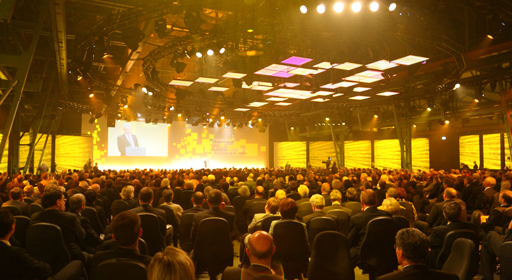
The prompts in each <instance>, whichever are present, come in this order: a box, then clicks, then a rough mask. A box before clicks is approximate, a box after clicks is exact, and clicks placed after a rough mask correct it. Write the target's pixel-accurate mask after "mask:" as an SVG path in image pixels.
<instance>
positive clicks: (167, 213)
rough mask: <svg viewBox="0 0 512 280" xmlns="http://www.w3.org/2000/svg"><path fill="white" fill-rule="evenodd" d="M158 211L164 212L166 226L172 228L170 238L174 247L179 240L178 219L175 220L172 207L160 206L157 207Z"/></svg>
mask: <svg viewBox="0 0 512 280" xmlns="http://www.w3.org/2000/svg"><path fill="white" fill-rule="evenodd" d="M158 208H159V209H162V210H164V211H165V218H166V222H167V224H169V225H171V226H172V230H173V233H172V234H173V236H172V242H173V244H174V246H175V247H177V246H178V240H179V238H180V223H179V222H178V219H177V218H176V214H174V210H172V207H171V206H169V205H166V204H162V205H160V206H158Z"/></svg>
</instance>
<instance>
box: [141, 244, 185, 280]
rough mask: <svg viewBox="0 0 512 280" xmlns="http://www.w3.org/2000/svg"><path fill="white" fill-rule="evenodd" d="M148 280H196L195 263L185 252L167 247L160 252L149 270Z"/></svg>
mask: <svg viewBox="0 0 512 280" xmlns="http://www.w3.org/2000/svg"><path fill="white" fill-rule="evenodd" d="M147 272H148V280H172V279H180V280H194V279H195V268H194V263H193V262H192V260H191V259H190V257H189V256H188V255H187V253H185V251H183V250H181V249H178V248H176V247H171V246H169V247H167V248H165V250H164V251H163V252H158V253H156V255H155V256H154V257H153V260H152V261H151V263H150V264H149V266H148V268H147Z"/></svg>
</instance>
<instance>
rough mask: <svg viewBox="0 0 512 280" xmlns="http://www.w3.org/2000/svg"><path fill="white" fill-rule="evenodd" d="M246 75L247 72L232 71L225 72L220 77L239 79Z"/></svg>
mask: <svg viewBox="0 0 512 280" xmlns="http://www.w3.org/2000/svg"><path fill="white" fill-rule="evenodd" d="M245 76H247V74H244V73H234V72H227V73H226V74H224V75H223V76H222V77H223V78H231V79H241V78H243V77H245Z"/></svg>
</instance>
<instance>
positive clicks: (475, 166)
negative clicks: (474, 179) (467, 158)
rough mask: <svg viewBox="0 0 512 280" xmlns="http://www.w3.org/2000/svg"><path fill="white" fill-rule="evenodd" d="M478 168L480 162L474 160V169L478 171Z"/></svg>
mask: <svg viewBox="0 0 512 280" xmlns="http://www.w3.org/2000/svg"><path fill="white" fill-rule="evenodd" d="M477 170H478V164H476V161H473V171H474V172H476V171H477Z"/></svg>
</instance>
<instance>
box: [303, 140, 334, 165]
mask: <svg viewBox="0 0 512 280" xmlns="http://www.w3.org/2000/svg"><path fill="white" fill-rule="evenodd" d="M329 157H331V158H332V162H335V161H336V152H335V151H334V144H333V142H332V141H315V142H309V162H310V164H311V166H312V167H325V163H322V161H325V160H327V158H329Z"/></svg>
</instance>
